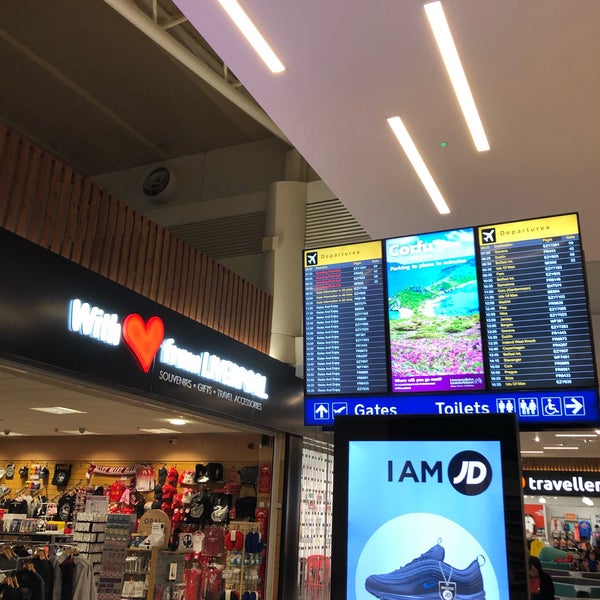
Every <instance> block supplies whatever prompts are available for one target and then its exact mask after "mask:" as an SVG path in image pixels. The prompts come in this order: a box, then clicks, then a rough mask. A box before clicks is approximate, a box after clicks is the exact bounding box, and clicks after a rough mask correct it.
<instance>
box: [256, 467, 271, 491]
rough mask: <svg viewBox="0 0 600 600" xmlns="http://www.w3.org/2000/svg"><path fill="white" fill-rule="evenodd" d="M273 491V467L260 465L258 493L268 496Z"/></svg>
mask: <svg viewBox="0 0 600 600" xmlns="http://www.w3.org/2000/svg"><path fill="white" fill-rule="evenodd" d="M270 491H271V465H260V469H259V471H258V493H259V494H268V493H270Z"/></svg>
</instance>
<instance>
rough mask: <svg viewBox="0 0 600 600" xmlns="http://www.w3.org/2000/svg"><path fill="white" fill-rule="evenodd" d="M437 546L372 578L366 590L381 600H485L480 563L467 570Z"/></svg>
mask: <svg viewBox="0 0 600 600" xmlns="http://www.w3.org/2000/svg"><path fill="white" fill-rule="evenodd" d="M444 556H445V552H444V548H443V547H442V546H440V545H439V544H436V545H435V546H433V547H432V548H430V549H429V550H428V551H427V552H425V553H423V554H421V556H419V557H417V558H415V559H413V560H411V561H410V562H409V563H408V564H406V565H404V566H403V567H400V568H399V569H396V570H395V571H392V572H391V573H384V574H382V575H371V576H370V577H368V578H367V580H366V581H365V589H366V590H367V592H369V593H370V594H373V596H375V597H376V598H379V599H380V600H485V592H484V590H483V578H482V576H481V568H480V565H479V560H478V559H475V560H474V561H473V562H472V563H471V564H470V565H469V566H468V567H467V568H466V569H464V570H461V569H455V568H454V567H452V566H450V565H449V564H448V563H445V562H444Z"/></svg>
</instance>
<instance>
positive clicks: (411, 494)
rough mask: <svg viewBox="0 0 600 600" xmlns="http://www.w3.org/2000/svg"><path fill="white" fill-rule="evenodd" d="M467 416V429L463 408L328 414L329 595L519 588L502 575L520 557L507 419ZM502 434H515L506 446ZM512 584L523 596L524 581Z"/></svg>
mask: <svg viewBox="0 0 600 600" xmlns="http://www.w3.org/2000/svg"><path fill="white" fill-rule="evenodd" d="M498 417H501V418H500V419H498ZM473 418H474V419H475V422H474V421H473ZM369 419H373V417H370V418H369ZM469 419H470V420H471V423H470V426H469V428H468V429H467V428H465V426H464V417H458V418H456V417H451V418H450V419H449V418H448V417H442V418H440V417H421V418H418V419H416V418H411V417H382V418H379V417H376V418H375V422H376V424H375V428H373V427H370V426H368V425H367V427H366V429H365V422H364V419H362V418H360V417H349V418H346V419H342V420H339V421H338V419H336V426H335V433H336V441H335V448H336V465H335V474H336V477H335V484H334V485H335V488H334V493H335V498H336V502H335V505H334V537H333V539H334V548H333V559H334V564H333V570H334V573H336V572H337V570H338V569H340V568H341V569H342V570H343V571H344V573H345V576H344V580H343V581H340V579H338V580H337V581H334V588H335V590H334V592H333V595H332V597H336V598H338V597H339V598H341V597H343V598H347V599H348V600H354V599H356V600H372V599H373V598H386V599H393V600H417V599H422V600H467V599H468V600H486V599H487V600H509V599H511V598H512V599H513V600H514V599H515V598H517V597H518V596H519V595H518V592H516V588H515V586H514V585H513V586H511V585H510V584H509V582H511V581H512V582H513V584H514V582H515V580H516V579H518V577H519V575H516V574H517V573H519V572H520V571H522V570H523V567H524V565H525V558H524V556H525V555H524V548H525V544H524V539H523V531H522V521H521V522H517V521H515V519H514V517H515V512H514V510H513V509H516V513H519V514H520V511H519V507H520V490H519V481H520V475H519V469H518V450H517V443H516V433H515V434H514V436H512V435H511V433H510V432H511V430H514V431H516V422H515V420H514V418H511V417H510V416H509V415H485V416H484V417H483V418H482V419H479V417H477V416H475V417H469ZM440 420H442V421H443V422H444V423H443V426H442V428H441V429H440V425H439V421H440ZM494 429H495V430H496V433H492V432H493V430H494ZM444 430H445V432H446V434H444ZM486 430H487V431H486ZM500 431H503V433H502V434H500V435H499V432H500ZM505 433H508V436H509V437H515V439H514V443H515V445H514V446H513V450H512V451H511V450H509V449H507V448H506V447H505V444H506V439H502V438H504V434H505ZM338 443H340V446H338ZM338 453H340V454H341V455H342V458H340V457H339V456H338ZM507 458H508V460H507ZM338 468H339V470H340V472H339V473H338ZM338 478H340V479H341V480H343V482H342V481H338ZM344 498H347V502H344V500H343V499H344ZM339 504H343V505H344V507H343V509H341V511H340V512H338V505H339ZM511 507H512V508H511ZM340 519H341V521H340ZM344 524H345V525H346V526H345V527H344ZM340 532H342V534H341V535H340ZM509 540H510V541H509ZM509 543H510V544H511V547H510V548H509V547H508V544H509ZM509 556H510V557H511V559H512V560H515V559H517V563H516V565H517V566H516V568H515V566H514V565H512V566H511V565H510V564H509ZM340 557H343V558H342V560H340ZM518 559H520V560H521V563H519V562H518ZM344 567H345V568H344ZM334 580H335V576H334ZM340 585H341V586H343V588H344V589H342V588H340V587H339V586H340ZM511 587H512V589H511ZM522 589H523V594H524V595H523V596H522V597H523V598H526V593H527V592H526V587H525V585H524V582H523V586H522Z"/></svg>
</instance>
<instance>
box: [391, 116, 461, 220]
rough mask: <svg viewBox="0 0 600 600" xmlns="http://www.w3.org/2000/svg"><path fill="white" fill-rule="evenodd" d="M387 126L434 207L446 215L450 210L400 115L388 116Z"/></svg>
mask: <svg viewBox="0 0 600 600" xmlns="http://www.w3.org/2000/svg"><path fill="white" fill-rule="evenodd" d="M387 122H388V124H389V126H390V127H391V128H392V131H393V132H394V135H395V136H396V138H397V139H398V141H399V142H400V145H401V146H402V149H403V150H404V152H405V153H406V156H407V157H408V160H410V163H411V164H412V166H413V169H414V170H415V171H416V172H417V175H418V176H419V179H420V180H421V183H422V184H423V185H424V186H425V189H426V190H427V193H428V194H429V196H430V198H431V199H432V200H433V203H434V204H435V207H436V208H437V209H438V211H439V212H440V214H442V215H447V214H448V213H449V212H450V209H449V208H448V205H447V204H446V201H445V200H444V197H443V196H442V193H441V192H440V190H439V188H438V186H437V184H436V183H435V180H434V179H433V177H432V176H431V173H430V172H429V169H428V168H427V165H426V164H425V161H424V160H423V158H422V157H421V154H420V153H419V150H418V149H417V147H416V146H415V143H414V142H413V140H412V138H411V137H410V134H409V133H408V130H407V129H406V127H405V126H404V123H403V122H402V119H401V118H400V117H390V118H389V119H388V120H387Z"/></svg>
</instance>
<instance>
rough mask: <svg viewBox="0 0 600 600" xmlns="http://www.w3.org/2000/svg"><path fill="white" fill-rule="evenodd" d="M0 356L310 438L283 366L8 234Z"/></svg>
mask: <svg viewBox="0 0 600 600" xmlns="http://www.w3.org/2000/svg"><path fill="white" fill-rule="evenodd" d="M0 245H1V247H2V258H1V259H0V278H1V280H2V281H3V282H4V283H3V286H2V290H1V291H0V314H1V315H2V318H1V319H0V339H1V340H2V345H1V347H0V356H2V357H3V358H6V359H9V360H14V361H17V362H23V363H29V364H33V365H35V366H36V367H38V368H43V369H46V370H49V371H60V372H63V373H64V374H65V375H68V376H71V377H76V378H79V379H84V380H85V381H90V382H93V383H96V384H98V385H103V386H108V387H111V388H121V389H124V390H127V391H132V392H134V393H142V394H144V396H146V397H153V398H155V399H156V400H157V401H160V402H161V403H163V404H168V405H172V406H180V407H185V408H188V409H190V410H192V411H199V412H201V413H203V414H214V415H218V416H222V417H223V416H225V417H231V418H234V419H236V420H239V421H243V422H254V423H256V424H258V425H265V426H269V427H272V428H275V429H280V430H283V431H291V432H299V431H302V430H303V414H302V406H301V404H302V403H301V402H300V399H301V396H302V383H301V381H300V380H299V379H298V378H296V377H295V376H294V370H293V368H292V367H291V366H289V365H285V364H283V363H281V362H279V361H277V360H275V359H273V358H271V357H269V356H267V355H265V354H262V353H261V352H258V351H257V350H254V349H252V348H249V347H248V346H245V345H244V344H241V343H240V342H237V341H235V340H232V339H231V338H228V337H227V336H224V335H222V334H220V333H218V332H216V331H214V330H213V329H210V328H209V327H206V326H203V325H201V324H199V323H196V322H194V321H191V320H190V319H188V318H186V317H184V316H183V315H180V314H178V313H176V312H174V311H172V310H169V309H167V308H165V307H163V306H161V305H159V304H157V303H155V302H153V301H151V300H149V299H147V298H145V297H143V296H141V295H139V294H137V293H135V292H132V291H131V290H128V289H126V288H124V287H123V286H120V285H118V284H116V283H114V282H112V281H110V280H108V279H106V278H104V277H101V276H100V275H97V274H96V273H93V272H92V271H89V270H88V269H85V268H83V267H81V266H79V265H76V264H74V263H72V262H70V261H68V260H66V259H64V258H62V257H60V256H57V255H56V254H53V253H51V252H49V251H47V250H44V249H43V248H40V247H39V246H36V245H35V244H32V243H31V242H29V241H27V240H24V239H23V238H20V237H18V236H16V235H14V234H12V233H10V232H8V231H6V230H3V229H0Z"/></svg>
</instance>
